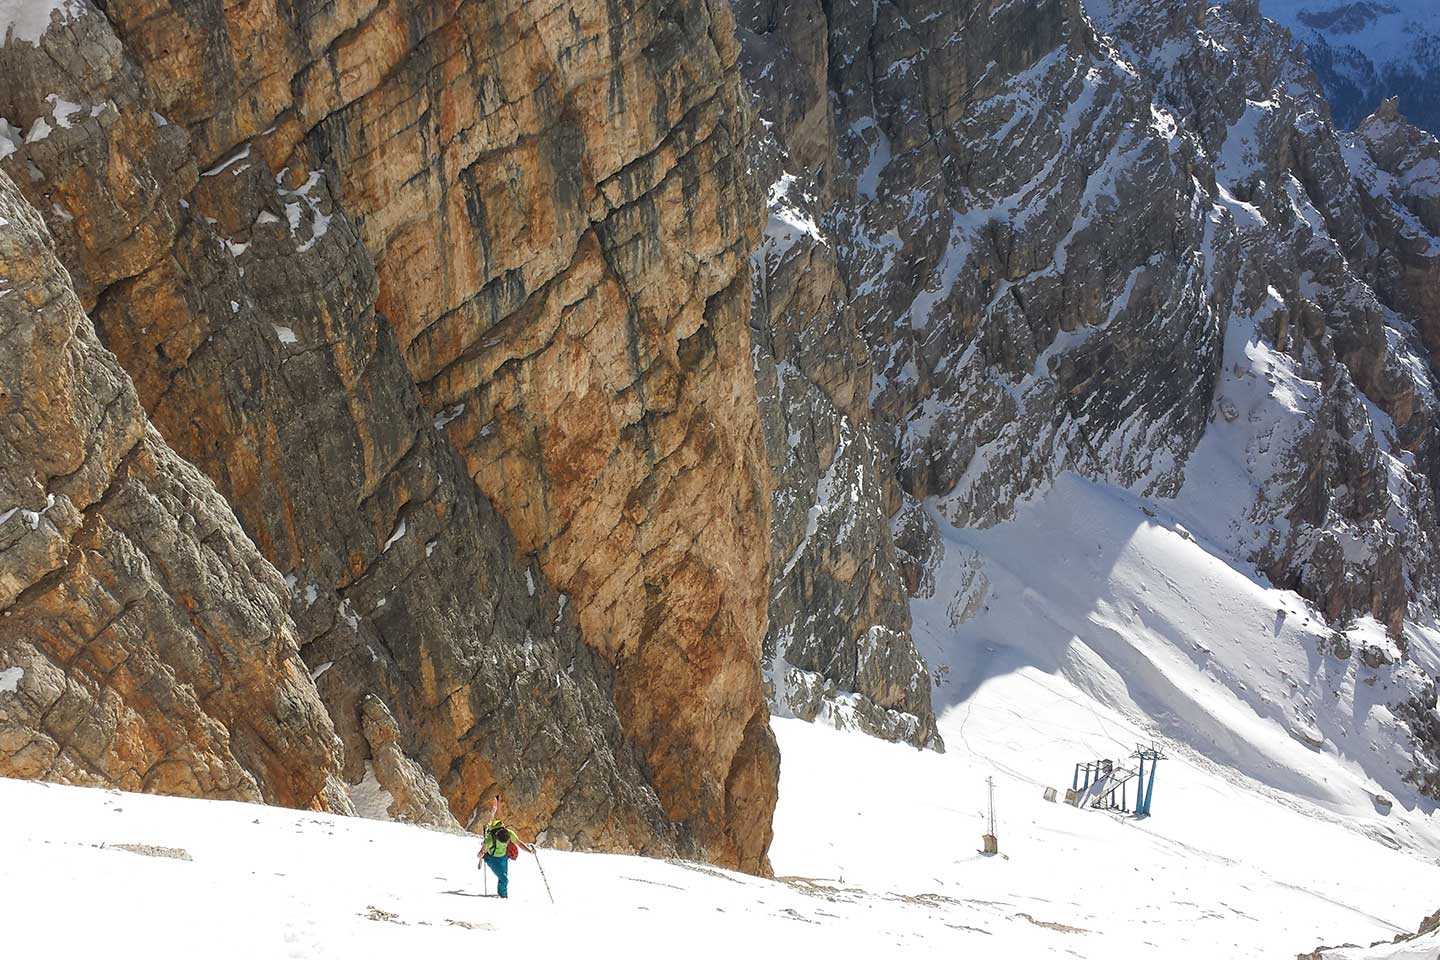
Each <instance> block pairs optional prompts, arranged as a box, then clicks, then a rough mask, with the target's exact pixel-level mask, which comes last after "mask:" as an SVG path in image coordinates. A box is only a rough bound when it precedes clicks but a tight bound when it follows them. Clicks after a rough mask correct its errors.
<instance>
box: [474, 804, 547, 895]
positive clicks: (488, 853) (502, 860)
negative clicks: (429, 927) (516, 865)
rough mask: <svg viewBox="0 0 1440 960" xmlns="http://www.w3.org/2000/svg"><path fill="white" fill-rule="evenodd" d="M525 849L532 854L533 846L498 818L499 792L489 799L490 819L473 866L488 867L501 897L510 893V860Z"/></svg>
mask: <svg viewBox="0 0 1440 960" xmlns="http://www.w3.org/2000/svg"><path fill="white" fill-rule="evenodd" d="M522 849H523V850H527V851H529V852H530V853H531V854H532V855H533V854H534V853H535V847H534V846H532V845H530V844H528V843H526V842H525V841H523V840H521V839H520V835H519V834H518V833H516V832H515V831H514V830H511V829H510V828H509V827H507V826H505V822H504V821H503V820H501V819H500V794H498V793H497V794H495V798H494V799H493V800H491V801H490V821H489V823H488V824H487V825H486V827H485V835H484V841H483V842H482V843H481V844H480V860H482V861H484V863H483V865H482V864H481V863H478V862H477V863H476V864H475V866H477V867H480V869H482V870H483V869H485V867H489V868H490V872H491V873H493V874H495V879H496V880H497V881H498V883H497V887H498V889H499V892H500V896H501V897H502V898H505V897H508V896H509V895H510V861H511V860H514V859H515V858H516V857H518V856H520V851H521V850H522Z"/></svg>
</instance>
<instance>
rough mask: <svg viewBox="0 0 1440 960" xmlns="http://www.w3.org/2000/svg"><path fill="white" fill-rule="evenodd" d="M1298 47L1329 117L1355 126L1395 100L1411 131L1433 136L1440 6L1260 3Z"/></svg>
mask: <svg viewBox="0 0 1440 960" xmlns="http://www.w3.org/2000/svg"><path fill="white" fill-rule="evenodd" d="M1260 7H1261V12H1262V13H1264V15H1265V16H1266V17H1268V18H1270V19H1271V20H1274V21H1276V22H1277V23H1279V24H1281V25H1282V26H1285V27H1287V28H1288V29H1289V30H1290V32H1291V33H1292V34H1293V35H1294V37H1295V40H1296V41H1297V42H1299V43H1302V44H1303V45H1304V47H1305V57H1306V59H1307V60H1308V61H1309V62H1310V65H1311V66H1312V67H1313V68H1314V70H1315V73H1316V75H1317V76H1318V77H1319V78H1320V82H1321V84H1322V85H1323V86H1324V88H1325V93H1326V96H1327V97H1328V98H1329V100H1330V103H1331V105H1332V106H1333V108H1334V110H1335V119H1336V120H1338V121H1339V122H1340V123H1341V124H1342V125H1343V126H1346V127H1354V126H1356V125H1357V124H1359V122H1360V121H1361V120H1363V119H1365V117H1366V116H1367V115H1368V114H1370V113H1371V112H1372V111H1373V110H1374V109H1375V108H1376V107H1377V106H1379V104H1380V103H1381V102H1382V101H1384V100H1387V99H1389V98H1391V97H1399V98H1400V108H1401V110H1403V111H1404V112H1405V115H1406V117H1407V118H1408V119H1409V120H1410V121H1411V122H1412V123H1414V124H1415V125H1416V126H1419V127H1423V128H1424V129H1426V130H1429V131H1430V132H1431V133H1435V132H1436V131H1440V70H1437V67H1440V5H1436V4H1435V3H1432V2H1429V0H1356V2H1350V3H1347V2H1343V0H1262V2H1261V5H1260Z"/></svg>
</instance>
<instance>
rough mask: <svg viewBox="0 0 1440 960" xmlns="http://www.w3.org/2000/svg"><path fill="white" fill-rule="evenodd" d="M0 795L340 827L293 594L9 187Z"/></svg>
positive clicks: (2, 251)
mask: <svg viewBox="0 0 1440 960" xmlns="http://www.w3.org/2000/svg"><path fill="white" fill-rule="evenodd" d="M0 336H3V339H4V350H3V351H0V383H3V385H4V388H3V392H0V403H3V405H4V417H3V419H0V424H3V426H0V454H3V456H0V497H3V498H4V502H6V503H8V504H10V506H8V507H7V508H6V509H5V510H4V511H0V549H3V551H4V554H3V555H4V558H5V562H4V565H3V566H0V611H3V613H0V617H3V637H4V640H5V642H4V643H3V644H0V775H3V776H19V777H43V778H46V779H56V780H64V781H67V782H71V783H83V784H98V785H114V786H118V787H121V788H124V789H128V790H151V791H157V792H162V793H182V794H187V795H194V796H202V797H210V798H214V799H236V800H265V801H268V802H271V803H283V804H288V805H292V806H301V807H311V808H314V809H331V810H340V811H344V810H347V809H348V802H347V801H346V799H345V795H344V793H343V792H342V791H340V790H339V788H338V779H337V774H338V772H339V770H338V756H339V752H340V744H339V742H338V741H337V740H336V737H335V731H334V728H333V727H332V726H331V723H330V718H329V717H328V716H327V715H326V712H325V709H324V707H323V706H322V705H321V703H320V699H319V697H317V696H316V694H315V688H314V686H313V685H312V684H311V683H310V682H309V677H308V675H307V673H306V671H305V669H304V664H303V663H302V662H301V660H300V657H299V652H298V649H297V644H296V637H295V632H294V626H293V624H292V623H291V621H290V618H289V615H288V614H287V612H286V603H285V588H284V584H283V583H282V581H281V579H280V576H279V574H278V573H276V571H275V569H274V568H273V567H272V566H270V564H268V563H266V562H265V560H264V559H263V558H262V557H261V556H260V554H259V552H258V551H257V550H256V549H255V547H254V546H253V545H252V544H251V543H250V541H249V540H248V539H247V538H246V537H245V534H244V533H243V531H242V530H241V529H240V525H239V523H238V522H237V521H236V519H235V515H234V514H233V513H232V512H231V511H230V508H229V507H228V506H226V504H225V501H224V500H223V499H222V498H221V497H220V496H219V494H218V493H216V491H215V488H214V487H213V486H212V485H211V483H210V482H209V481H208V480H207V479H206V478H205V477H204V476H203V475H201V474H200V473H199V471H197V470H196V469H195V468H194V467H192V466H190V465H189V464H187V463H185V462H184V461H183V460H181V459H180V458H179V457H177V456H176V455H175V454H174V452H172V451H171V450H170V448H169V447H167V446H166V445H165V443H164V441H163V440H162V439H161V438H160V435H159V434H158V433H157V432H156V430H155V428H154V426H153V425H151V424H150V422H149V421H148V420H147V418H146V416H145V412H144V410H143V409H142V407H141V405H140V401H139V398H138V397H137V396H136V393H135V388H134V387H133V386H132V384H131V382H130V380H129V378H128V377H127V376H126V375H125V373H124V371H122V370H121V369H120V367H119V365H118V364H116V362H115V358H114V357H113V356H111V355H110V354H109V353H108V352H107V351H106V350H105V349H104V348H103V347H102V346H101V345H100V344H99V342H98V341H97V340H96V338H95V332H94V329H93V328H92V327H91V325H90V321H89V320H88V319H87V318H86V316H85V313H84V311H83V309H82V308H81V304H80V301H79V299H78V298H77V297H76V295H75V290H74V289H73V287H72V285H71V282H70V278H69V277H68V276H67V274H66V272H65V269H64V267H63V266H62V265H61V264H60V262H59V261H58V260H57V259H56V257H55V250H54V246H53V244H52V242H51V239H50V236H49V234H48V233H47V231H46V229H45V225H44V223H43V221H42V220H41V219H40V217H39V215H38V214H37V213H36V212H35V210H34V209H33V208H32V207H31V206H30V205H29V204H27V203H26V202H25V200H24V199H23V198H22V197H21V195H20V193H19V192H18V191H17V190H16V189H15V186H14V184H13V183H12V182H11V181H10V178H9V177H8V176H6V175H5V174H3V173H0Z"/></svg>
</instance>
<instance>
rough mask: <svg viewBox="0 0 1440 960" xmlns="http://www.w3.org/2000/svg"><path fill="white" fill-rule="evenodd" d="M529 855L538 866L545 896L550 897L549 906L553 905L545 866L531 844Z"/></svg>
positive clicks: (553, 899)
mask: <svg viewBox="0 0 1440 960" xmlns="http://www.w3.org/2000/svg"><path fill="white" fill-rule="evenodd" d="M530 856H532V857H534V858H535V866H537V867H539V868H540V879H541V881H543V882H544V884H545V896H547V897H549V898H550V906H552V907H553V906H555V894H553V893H551V892H550V881H549V880H548V879H546V877H545V867H544V866H543V865H542V864H541V863H540V854H538V853H537V852H536V851H535V848H534V847H533V846H532V847H531V848H530Z"/></svg>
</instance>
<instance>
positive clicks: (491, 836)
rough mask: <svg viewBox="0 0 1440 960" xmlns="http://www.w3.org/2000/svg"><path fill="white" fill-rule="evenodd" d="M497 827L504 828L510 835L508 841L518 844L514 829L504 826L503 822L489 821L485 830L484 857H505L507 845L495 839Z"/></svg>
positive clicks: (518, 839) (518, 840)
mask: <svg viewBox="0 0 1440 960" xmlns="http://www.w3.org/2000/svg"><path fill="white" fill-rule="evenodd" d="M498 827H505V829H506V830H507V831H509V833H510V839H511V840H512V841H514V842H515V843H516V844H518V843H519V842H520V836H519V834H517V833H516V832H515V829H514V828H513V827H509V826H506V825H505V821H503V820H492V821H490V825H489V826H488V827H486V828H485V845H484V847H483V849H484V851H485V856H487V857H503V856H505V848H506V847H507V846H508V845H509V844H508V843H502V842H500V841H499V840H497V839H495V830H496V828H498Z"/></svg>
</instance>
